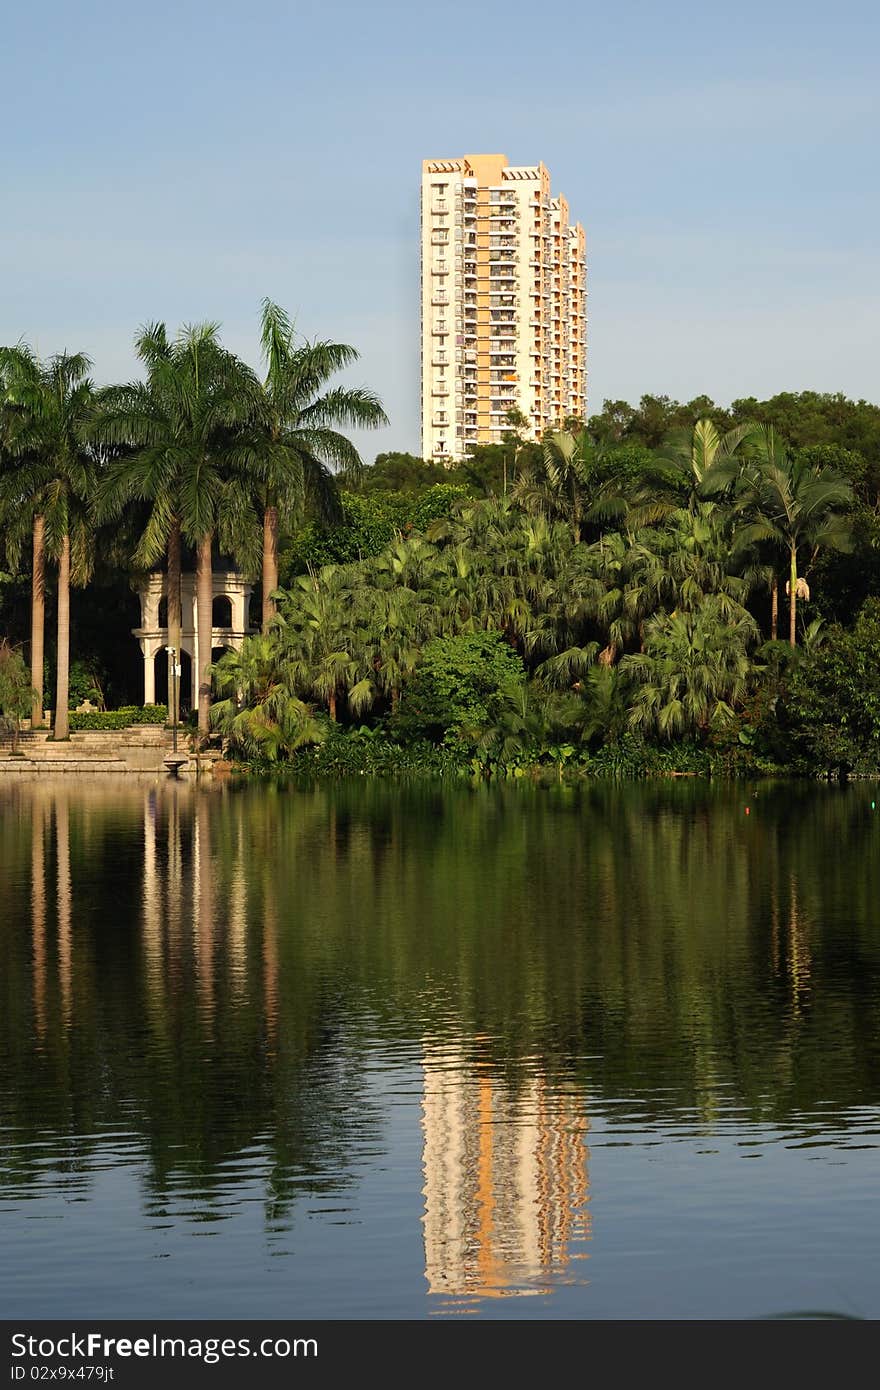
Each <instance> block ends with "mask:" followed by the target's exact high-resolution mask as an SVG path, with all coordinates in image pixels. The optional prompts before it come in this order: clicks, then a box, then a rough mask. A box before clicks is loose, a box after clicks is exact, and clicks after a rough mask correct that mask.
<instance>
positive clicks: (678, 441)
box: [0, 301, 880, 775]
mask: <svg viewBox="0 0 880 1390" xmlns="http://www.w3.org/2000/svg"><path fill="white" fill-rule="evenodd" d="M260 330H261V345H262V359H263V360H262V364H261V366H260V368H259V369H252V368H250V367H249V366H247V365H246V364H245V363H244V362H242V361H241V360H240V359H239V358H237V357H235V356H234V355H233V354H232V353H230V352H229V351H228V350H227V349H226V348H225V347H224V346H223V344H222V342H221V340H220V335H219V329H218V327H217V325H214V324H206V325H197V326H189V327H186V328H184V329H183V330H181V332H180V333H179V334H178V335H177V336H171V335H169V333H168V331H167V329H166V327H165V325H163V324H155V325H150V326H148V327H147V328H145V329H144V330H143V331H142V332H141V334H140V336H139V338H138V340H137V352H138V356H139V358H140V361H141V363H142V366H143V369H144V377H143V379H142V380H138V381H134V382H132V383H129V384H128V385H125V386H116V387H106V388H103V389H97V388H96V387H95V386H94V385H93V384H92V382H91V380H90V378H89V376H88V372H89V363H88V361H87V359H85V358H84V357H83V356H82V355H72V354H62V355H60V356H57V357H55V358H52V359H50V360H49V361H48V362H45V363H43V362H40V361H39V359H38V358H37V357H36V356H35V355H34V354H33V353H32V352H31V350H30V349H29V348H27V347H26V346H25V345H22V344H19V345H18V346H17V347H14V348H8V349H3V350H2V353H0V517H2V523H3V553H2V554H0V566H2V568H3V571H4V575H3V578H4V580H5V582H4V583H3V585H2V587H0V634H2V636H3V637H4V638H5V639H6V641H7V645H8V644H9V643H12V644H16V643H17V644H18V645H19V646H21V645H22V644H23V643H24V642H26V641H28V639H29V645H28V646H27V655H28V657H29V658H30V667H31V674H30V681H29V682H28V684H27V697H28V698H29V699H30V700H31V701H32V710H31V711H30V712H31V714H32V722H33V724H34V725H35V726H36V725H38V724H39V723H40V719H41V715H42V708H43V702H44V691H45V689H46V688H47V686H46V681H47V672H46V668H47V665H48V666H49V667H50V668H51V666H52V665H54V667H55V670H56V672H57V682H56V696H55V702H54V708H55V711H56V712H55V718H54V736H55V737H56V738H64V737H66V736H67V729H68V719H69V716H68V713H67V709H68V704H69V703H72V702H73V701H74V700H75V698H76V695H75V692H79V693H80V695H81V693H82V689H83V688H88V689H89V690H90V691H94V692H97V696H98V702H99V704H100V706H101V707H102V708H103V707H104V706H105V703H109V704H110V706H111V707H112V706H114V705H115V706H117V707H118V706H123V705H131V704H132V702H133V700H136V699H137V698H138V696H139V694H140V690H139V688H138V683H137V678H138V676H139V675H140V662H139V661H138V662H137V663H136V664H135V665H134V666H133V667H132V668H131V670H130V672H129V673H128V674H127V673H126V672H125V671H124V670H122V669H121V668H120V666H119V664H118V661H117V665H116V667H115V668H114V666H113V658H112V654H111V652H110V650H109V648H110V645H111V642H113V643H114V644H115V647H123V646H124V641H123V638H124V637H126V636H127V629H129V628H130V627H132V626H134V625H135V623H134V622H133V621H132V620H131V616H130V608H129V607H128V601H127V600H126V599H125V591H126V590H127V589H129V590H130V586H131V584H132V583H135V582H137V580H138V578H139V577H141V576H142V575H143V574H144V572H145V571H147V570H148V569H150V568H152V567H156V566H161V567H163V568H164V571H165V591H166V594H167V620H166V621H167V626H168V636H169V642H170V643H171V644H172V645H174V646H179V644H180V630H181V629H180V624H181V600H180V593H181V589H180V576H181V573H182V571H183V570H185V569H186V568H194V569H195V572H196V606H197V612H198V630H199V633H200V634H201V636H200V640H199V644H198V652H197V670H196V672H195V673H194V699H193V704H194V707H195V708H194V711H193V715H194V719H196V721H197V731H198V735H199V737H200V738H201V739H202V740H203V741H204V740H206V739H208V738H214V739H221V740H222V741H223V742H224V744H225V746H226V747H227V748H229V749H230V750H231V751H232V752H233V753H234V754H237V755H238V756H240V757H243V758H245V759H248V760H253V761H256V762H265V763H277V762H288V761H292V762H293V763H295V764H299V765H303V766H306V767H313V768H317V769H319V770H320V769H322V768H323V769H325V770H333V771H336V770H342V771H370V770H382V771H384V770H389V769H393V768H395V767H401V768H411V767H424V768H428V769H433V770H438V771H450V770H463V771H469V772H493V773H497V772H504V773H511V772H513V773H519V774H522V773H523V772H524V771H526V770H529V769H533V768H540V767H542V766H543V767H546V768H548V769H549V770H550V771H551V773H552V774H553V775H560V774H561V772H562V770H563V769H564V768H575V767H578V768H582V769H585V770H588V771H596V772H621V771H627V772H633V771H635V772H638V771H650V770H665V771H708V770H711V769H716V770H722V771H728V772H737V771H740V770H747V771H755V770H761V769H762V768H765V769H768V770H769V769H775V768H785V769H791V770H795V771H843V772H848V771H854V770H855V771H877V770H880V747H878V741H877V735H876V731H875V730H874V728H873V724H872V722H871V721H872V710H873V706H874V703H875V701H876V699H877V698H880V697H878V696H877V691H878V689H880V643H878V641H877V640H876V633H875V628H876V626H877V617H876V613H875V611H874V606H875V603H876V600H875V598H874V595H877V594H880V570H878V552H880V522H878V515H880V409H878V408H877V407H874V406H870V405H867V404H866V403H864V402H859V403H852V402H849V401H846V400H845V399H844V398H843V397H829V396H816V395H812V394H810V393H805V394H804V395H801V396H782V397H776V398H774V400H772V401H769V402H763V403H762V402H758V401H747V402H735V403H734V405H733V406H732V407H731V408H730V409H729V410H721V409H719V408H717V407H716V406H715V405H714V404H713V403H712V402H711V401H709V400H707V399H706V398H698V399H697V400H696V401H693V402H691V403H689V404H688V405H687V406H679V405H677V404H676V403H674V402H670V401H668V400H666V399H665V398H662V397H660V398H656V397H645V398H643V400H642V402H641V404H640V406H639V407H637V408H631V407H629V406H625V405H624V404H623V403H621V402H613V403H606V406H605V408H604V409H603V411H602V412H601V413H600V414H598V415H596V416H595V417H593V418H592V419H591V420H590V422H589V423H588V425H586V426H584V425H582V424H580V423H579V422H577V421H566V422H563V423H562V424H561V425H560V428H558V429H556V430H553V431H550V432H548V434H547V435H546V436H545V437H544V438H543V439H542V440H535V441H531V440H528V439H527V438H526V432H525V430H524V428H523V421H522V419H521V418H520V417H518V416H515V415H514V414H512V415H511V417H510V422H509V429H508V431H507V432H506V434H505V435H504V437H503V438H502V440H501V442H500V443H498V444H496V445H486V446H481V447H479V448H478V449H477V450H475V452H474V454H473V455H472V456H471V457H470V458H469V459H467V460H466V461H465V462H464V463H462V464H460V465H458V466H456V467H455V468H453V469H451V470H444V469H442V468H438V467H437V466H435V465H433V464H430V463H425V462H424V461H422V460H421V459H418V458H415V457H414V456H411V455H406V454H399V453H398V454H380V455H379V456H378V458H377V459H376V462H375V464H374V465H372V466H371V467H366V466H364V465H363V463H362V461H361V459H360V457H359V454H358V452H357V449H356V448H355V446H354V444H353V443H352V442H351V440H350V439H349V438H348V437H347V435H346V433H345V431H346V430H348V429H352V428H358V429H363V428H371V427H376V426H379V425H381V424H383V423H384V422H385V416H384V413H383V411H382V407H381V403H380V402H379V400H378V398H377V397H376V396H375V395H374V393H372V392H371V391H369V390H366V389H364V388H353V387H349V386H338V385H334V383H333V379H334V377H335V376H336V375H337V373H338V372H340V371H341V370H343V369H345V368H347V367H349V366H350V365H351V363H352V362H353V361H354V360H355V359H356V353H355V351H354V349H353V348H351V347H348V346H347V345H345V344H340V343H334V342H317V343H311V342H307V341H303V340H300V339H299V338H298V337H297V335H296V334H295V332H294V329H293V327H292V325H291V323H290V322H289V320H288V318H287V317H286V315H285V314H284V312H283V310H281V309H280V308H279V307H278V306H277V305H274V304H272V303H271V302H270V301H265V302H264V304H263V307H262V316H261V322H260ZM26 542H29V543H30V544H29V546H27V545H26ZM28 549H30V552H31V556H32V560H31V563H30V564H28V563H27V551H28ZM218 560H219V561H223V562H225V564H226V565H229V564H230V563H232V564H235V565H237V566H238V567H239V568H240V569H242V570H243V571H244V572H245V573H246V574H247V575H248V576H249V577H251V578H252V579H253V580H254V581H256V597H255V608H254V612H253V614H252V622H253V627H254V635H253V636H251V637H248V638H246V639H245V641H244V645H243V646H242V647H241V649H240V650H236V651H227V652H226V653H225V655H223V656H222V657H221V658H220V660H219V661H217V662H215V663H214V664H213V665H212V661H211V658H212V652H211V627H212V617H211V599H212V569H213V568H215V567H216V564H217V562H218ZM55 562H57V582H56V583H55V585H54V587H55V590H56V593H57V609H58V624H57V640H56V643H55V647H54V651H53V650H52V648H51V643H50V649H49V651H48V652H47V653H46V655H48V656H50V657H51V658H52V661H51V662H49V663H47V662H46V661H45V659H44V648H43V605H44V602H45V595H46V593H47V591H51V589H52V587H53V580H54V578H55V574H54V568H53V565H54V563H55ZM89 581H91V583H92V588H91V589H90V590H86V592H85V593H82V591H81V592H80V593H79V594H74V595H73V597H71V594H70V588H71V584H74V585H76V584H78V585H85V584H86V583H87V582H89ZM120 592H121V597H120ZM111 594H112V595H114V596H113V597H112V598H111ZM97 595H100V597H96V596H97ZM783 604H784V609H783V611H785V610H787V615H786V616H787V621H785V622H784V639H783V640H780V639H781V634H780V617H779V613H780V607H781V606H782V605H783ZM77 605H79V606H77ZM28 609H29V612H30V630H28V628H27V626H26V615H27V612H28ZM96 611H97V612H98V613H103V614H105V615H106V623H105V627H106V632H104V633H99V632H98V631H96V624H95V620H94V614H95V612H96ZM257 629H259V631H257ZM80 634H82V638H83V640H81V641H80V640H78V639H79V637H80ZM71 641H72V642H73V647H74V666H73V668H71V667H70V665H69V650H70V645H71ZM128 641H129V643H130V645H131V646H132V647H133V646H134V644H133V643H131V639H130V638H128ZM9 649H10V650H11V647H10V648H9ZM71 669H72V672H73V680H71ZM196 695H197V698H195V697H196ZM175 696H176V691H175V690H174V689H171V690H170V691H169V697H170V699H169V703H170V708H171V713H172V715H174V714H175V713H176V712H177V711H176V709H175V704H174V701H175ZM10 698H11V697H10ZM23 698H24V697H23V696H22V695H21V693H20V691H19V693H18V695H16V697H15V699H16V701H17V707H18V706H20V705H21V701H22V699H23ZM17 717H18V716H17Z"/></svg>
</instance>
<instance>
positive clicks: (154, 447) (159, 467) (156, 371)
mask: <svg viewBox="0 0 880 1390" xmlns="http://www.w3.org/2000/svg"><path fill="white" fill-rule="evenodd" d="M218 335H219V325H217V324H214V323H204V324H197V325H195V326H187V327H185V328H183V329H181V331H180V333H179V334H178V335H177V337H176V338H175V339H174V340H171V339H169V337H168V333H167V330H166V328H165V325H164V324H162V323H159V324H152V325H150V326H149V327H148V328H146V329H145V330H144V331H143V332H142V333H141V335H140V337H139V338H138V341H137V352H138V356H139V358H140V359H141V361H142V362H143V363H144V365H145V366H146V368H147V380H146V381H145V382H133V383H131V384H129V385H127V386H123V387H115V388H111V389H109V390H107V391H106V392H105V393H104V394H103V395H102V398H101V402H100V411H99V417H98V421H97V424H96V433H97V436H98V437H99V438H101V439H106V440H109V441H111V442H113V443H116V444H120V445H126V446H128V449H129V450H130V452H128V453H127V454H125V455H123V456H122V457H121V458H118V459H116V460H115V461H114V462H113V463H112V464H111V465H110V467H109V468H108V470H107V473H106V476H105V478H104V480H103V483H102V487H101V489H100V493H99V508H100V512H101V514H103V515H108V514H112V513H113V511H114V510H115V511H117V512H118V511H119V510H121V509H122V508H123V507H124V506H125V504H126V503H127V502H128V501H130V500H131V499H133V498H137V499H143V500H145V501H147V502H149V504H150V508H149V515H148V519H147V524H146V527H145V529H144V532H143V534H142V536H141V538H140V541H139V543H138V547H137V550H136V552H135V562H136V563H137V564H139V565H143V566H153V565H155V564H156V563H157V562H158V560H159V559H160V557H161V556H162V554H163V552H167V557H168V574H167V591H168V637H169V642H170V644H171V645H172V646H174V647H175V648H177V649H178V650H179V648H180V622H181V606H180V571H181V539H183V540H186V541H187V542H189V544H191V545H193V546H194V547H195V550H196V611H197V626H198V652H197V659H196V662H195V669H194V673H193V685H194V687H195V689H196V690H197V692H198V727H199V734H200V735H201V736H202V737H207V735H208V733H209V731H210V703H211V686H210V674H209V670H210V665H211V627H212V622H211V607H212V602H213V580H212V573H213V571H212V559H211V554H212V545H213V542H214V537H215V535H219V540H220V545H221V548H222V549H223V550H225V551H227V552H230V553H237V554H238V555H239V556H244V557H245V559H248V558H251V557H253V554H254V548H255V547H254V544H253V531H252V527H251V522H252V516H251V514H250V513H249V509H248V501H247V482H246V480H245V479H243V477H242V475H241V467H240V465H241V440H242V434H243V431H244V429H245V427H247V426H250V425H251V423H252V421H253V418H254V414H255V411H256V407H257V402H258V400H259V387H258V383H257V380H256V378H255V376H254V375H253V373H252V372H250V371H249V369H248V368H247V367H245V366H244V364H243V363H242V362H240V361H239V360H238V358H237V357H235V356H233V354H232V353H230V352H227V351H226V349H224V348H223V347H222V345H221V343H220V341H219V336H218Z"/></svg>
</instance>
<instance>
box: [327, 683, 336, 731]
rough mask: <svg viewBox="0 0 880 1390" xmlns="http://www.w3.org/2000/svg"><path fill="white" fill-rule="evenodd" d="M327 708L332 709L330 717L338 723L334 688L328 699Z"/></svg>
mask: <svg viewBox="0 0 880 1390" xmlns="http://www.w3.org/2000/svg"><path fill="white" fill-rule="evenodd" d="M327 708H328V709H329V711H330V718H331V719H332V720H333V723H334V724H335V723H336V691H335V690H334V691H333V692H332V694H331V695H330V698H329V700H328V701H327Z"/></svg>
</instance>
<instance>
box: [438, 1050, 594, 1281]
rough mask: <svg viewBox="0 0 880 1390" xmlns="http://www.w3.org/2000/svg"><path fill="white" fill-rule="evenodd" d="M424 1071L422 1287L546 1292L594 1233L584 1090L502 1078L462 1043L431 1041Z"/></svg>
mask: <svg viewBox="0 0 880 1390" xmlns="http://www.w3.org/2000/svg"><path fill="white" fill-rule="evenodd" d="M423 1068H424V1093H423V1101H422V1130H423V1151H422V1152H423V1173H424V1187H423V1195H424V1198H425V1206H424V1217H423V1225H424V1239H425V1277H426V1279H427V1281H428V1291H429V1293H431V1294H440V1295H445V1296H447V1297H448V1298H451V1299H453V1300H461V1299H466V1300H467V1299H476V1298H499V1297H504V1296H510V1295H524V1294H540V1293H549V1292H550V1289H551V1287H552V1285H553V1284H558V1283H559V1282H560V1279H564V1278H565V1277H566V1270H567V1267H568V1266H569V1264H570V1262H571V1261H572V1260H574V1259H578V1258H585V1257H586V1253H587V1252H586V1251H585V1250H578V1249H577V1248H576V1247H577V1246H578V1245H579V1244H580V1243H582V1242H584V1241H585V1240H587V1239H588V1238H589V1236H590V1212H589V1206H588V1202H589V1176H588V1162H589V1149H588V1148H587V1145H586V1134H587V1130H588V1128H589V1122H588V1120H587V1118H586V1102H585V1097H584V1095H583V1093H582V1092H581V1091H580V1090H576V1089H575V1088H573V1087H571V1086H568V1087H565V1088H560V1087H556V1086H551V1084H550V1082H549V1081H548V1080H547V1078H546V1077H545V1076H543V1075H541V1074H540V1073H536V1074H532V1075H531V1076H528V1077H525V1078H523V1079H522V1080H520V1081H517V1082H513V1081H511V1080H508V1079H507V1078H506V1077H504V1076H501V1075H499V1073H498V1072H497V1071H496V1070H493V1069H492V1068H491V1067H490V1065H488V1064H486V1063H483V1062H480V1061H478V1060H474V1059H473V1058H472V1057H469V1056H468V1053H467V1051H466V1049H465V1046H464V1045H459V1046H453V1047H450V1046H448V1045H445V1044H436V1045H434V1044H430V1045H426V1046H425V1048H424V1052H423ZM569 1277H570V1276H569Z"/></svg>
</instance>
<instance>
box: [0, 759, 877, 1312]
mask: <svg viewBox="0 0 880 1390" xmlns="http://www.w3.org/2000/svg"><path fill="white" fill-rule="evenodd" d="M875 795H876V792H875V789H874V788H872V787H871V786H869V785H867V784H862V785H855V786H851V787H848V788H838V787H828V786H819V785H815V786H813V785H810V786H798V785H791V784H787V785H779V784H766V785H764V784H759V785H758V786H756V787H750V786H745V785H727V786H717V785H715V784H713V785H711V786H709V785H706V784H703V783H698V782H695V781H691V780H687V781H684V780H682V781H662V782H654V783H646V784H632V785H625V786H614V785H605V784H602V785H597V784H580V785H577V786H568V785H560V786H554V787H551V788H535V787H532V786H524V785H521V784H516V785H511V786H501V787H497V788H496V787H486V786H480V787H475V788H471V787H468V786H449V787H443V786H440V785H437V784H427V783H421V784H415V785H411V784H403V785H401V784H385V783H369V784H365V783H364V782H363V781H359V782H358V783H357V784H356V785H348V784H341V785H320V786H317V787H313V788H307V789H302V788H297V787H295V786H293V785H275V784H271V785H259V786H253V787H245V788H241V789H239V788H236V787H233V786H230V785H225V786H224V785H217V786H210V785H209V786H207V787H202V788H199V787H195V786H192V785H187V784H184V783H174V782H171V781H165V782H155V781H151V780H140V779H137V778H131V779H129V780H126V781H121V780H120V781H117V780H115V779H113V778H109V777H108V778H104V779H101V778H95V779H94V780H92V781H88V782H87V781H81V780H79V779H76V780H73V779H71V780H70V781H64V780H58V781H56V782H47V781H45V780H40V781H26V780H22V781H19V780H17V779H13V778H12V777H8V778H6V779H4V780H2V781H0V971H2V977H0V1241H2V1251H3V1258H2V1261H0V1316H3V1317H6V1318H61V1317H64V1318H86V1317H92V1318H93V1317H95V1316H103V1317H105V1318H124V1317H141V1318H151V1319H158V1318H189V1317H192V1318H200V1317H208V1318H218V1319H220V1318H230V1317H234V1318H294V1317H298V1318H316V1317H324V1318H333V1317H357V1318H384V1317H406V1318H423V1317H433V1318H438V1317H439V1318H449V1317H458V1316H468V1317H472V1316H474V1315H477V1316H484V1317H491V1318H515V1319H523V1318H546V1317H554V1318H624V1317H626V1318H705V1317H752V1316H779V1315H785V1314H791V1313H795V1312H803V1311H805V1310H818V1311H823V1312H826V1313H834V1314H843V1315H849V1316H859V1317H872V1318H876V1317H878V1316H880V1278H878V1276H880V1248H878V1243H880V1242H878V1234H877V1222H876V1219H875V1208H876V1203H877V1197H878V1191H880V1151H878V1145H880V908H878V903H880V852H878V844H880V839H878V837H880V811H877V810H875V809H874V801H873V798H874V796H875Z"/></svg>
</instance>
